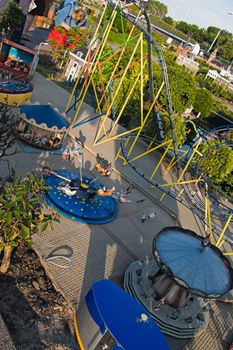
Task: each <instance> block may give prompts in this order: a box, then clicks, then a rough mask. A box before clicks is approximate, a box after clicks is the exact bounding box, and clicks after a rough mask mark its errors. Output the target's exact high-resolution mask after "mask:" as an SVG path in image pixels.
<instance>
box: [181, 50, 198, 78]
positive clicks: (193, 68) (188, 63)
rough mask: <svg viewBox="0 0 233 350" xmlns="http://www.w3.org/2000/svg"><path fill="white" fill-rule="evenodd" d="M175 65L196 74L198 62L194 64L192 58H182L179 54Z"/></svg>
mask: <svg viewBox="0 0 233 350" xmlns="http://www.w3.org/2000/svg"><path fill="white" fill-rule="evenodd" d="M176 63H177V64H179V66H185V67H186V68H187V69H188V70H190V71H191V72H193V73H194V74H196V73H197V71H198V69H199V63H198V62H195V61H194V60H193V58H190V57H187V56H183V55H181V54H180V55H179V56H178V57H177V59H176Z"/></svg>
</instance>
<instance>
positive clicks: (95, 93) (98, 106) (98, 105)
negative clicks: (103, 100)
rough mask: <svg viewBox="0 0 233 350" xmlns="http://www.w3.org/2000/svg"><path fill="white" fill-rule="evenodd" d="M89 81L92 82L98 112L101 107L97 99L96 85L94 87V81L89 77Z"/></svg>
mask: <svg viewBox="0 0 233 350" xmlns="http://www.w3.org/2000/svg"><path fill="white" fill-rule="evenodd" d="M91 83H92V86H93V90H94V95H95V99H96V103H97V110H98V111H99V113H102V111H101V107H100V101H99V98H98V94H97V91H96V87H95V83H94V80H93V78H92V79H91Z"/></svg>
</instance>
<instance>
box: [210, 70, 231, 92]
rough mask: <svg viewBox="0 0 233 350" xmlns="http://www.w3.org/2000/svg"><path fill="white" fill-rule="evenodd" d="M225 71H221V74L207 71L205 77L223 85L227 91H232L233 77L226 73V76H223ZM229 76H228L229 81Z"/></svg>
mask: <svg viewBox="0 0 233 350" xmlns="http://www.w3.org/2000/svg"><path fill="white" fill-rule="evenodd" d="M225 73H227V71H224V70H222V71H221V73H220V74H219V73H218V72H217V71H216V70H213V69H209V71H208V73H207V74H206V76H205V79H206V78H210V79H212V80H214V81H215V82H216V83H218V84H220V85H224V86H225V87H226V88H227V89H228V90H230V91H233V83H232V82H233V76H232V74H231V73H229V72H228V75H225ZM229 74H230V79H229ZM223 75H224V76H227V77H228V79H226V78H225V77H224V76H223Z"/></svg>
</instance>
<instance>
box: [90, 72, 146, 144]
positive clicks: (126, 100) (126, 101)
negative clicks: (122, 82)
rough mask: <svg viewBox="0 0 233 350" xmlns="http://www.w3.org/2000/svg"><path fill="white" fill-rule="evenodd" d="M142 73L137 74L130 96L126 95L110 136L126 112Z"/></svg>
mask: <svg viewBox="0 0 233 350" xmlns="http://www.w3.org/2000/svg"><path fill="white" fill-rule="evenodd" d="M140 74H141V73H139V74H138V76H137V78H136V79H135V81H134V83H133V85H132V87H131V89H130V91H129V94H128V96H127V97H126V99H125V102H124V104H123V106H122V107H121V110H120V111H119V113H118V116H117V118H116V120H115V122H114V124H113V126H112V128H111V131H110V133H109V136H111V134H112V132H113V130H114V129H115V127H116V125H117V124H118V122H119V120H120V118H121V116H122V113H123V112H124V109H125V107H126V105H127V103H128V101H129V99H130V97H131V95H132V93H133V91H134V89H135V87H136V85H137V82H138V80H139V78H140ZM96 144H98V143H96Z"/></svg>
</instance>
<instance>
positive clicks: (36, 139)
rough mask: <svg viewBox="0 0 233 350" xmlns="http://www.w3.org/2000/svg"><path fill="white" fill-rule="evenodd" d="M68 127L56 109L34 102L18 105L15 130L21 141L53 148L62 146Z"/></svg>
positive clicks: (66, 121) (35, 145) (63, 116)
mask: <svg viewBox="0 0 233 350" xmlns="http://www.w3.org/2000/svg"><path fill="white" fill-rule="evenodd" d="M68 127H69V122H68V120H67V119H66V118H65V115H63V114H60V113H59V110H58V109H56V108H52V107H51V106H50V105H40V104H38V103H35V104H30V105H23V106H21V107H20V115H19V121H18V124H17V127H16V132H17V135H18V138H19V139H20V140H21V141H23V142H25V143H27V144H29V145H31V146H33V147H37V148H41V149H46V150H54V149H59V148H60V147H61V146H62V141H63V139H64V137H65V135H66V131H67V129H68Z"/></svg>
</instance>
